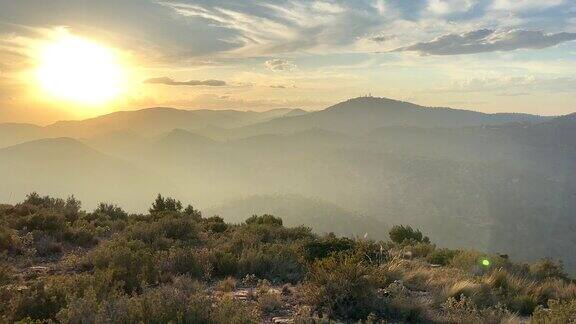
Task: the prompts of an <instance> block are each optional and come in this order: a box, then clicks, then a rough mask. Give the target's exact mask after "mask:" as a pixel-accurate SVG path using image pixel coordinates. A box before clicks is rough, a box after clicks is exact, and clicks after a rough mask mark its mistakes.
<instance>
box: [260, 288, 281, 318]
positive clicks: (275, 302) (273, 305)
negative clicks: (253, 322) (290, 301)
mask: <svg viewBox="0 0 576 324" xmlns="http://www.w3.org/2000/svg"><path fill="white" fill-rule="evenodd" d="M282 306H284V304H283V303H282V298H281V297H280V296H279V295H278V294H276V293H273V292H266V293H263V294H260V296H258V308H259V309H260V311H261V312H262V313H264V314H270V313H273V312H276V311H279V310H280V309H282Z"/></svg>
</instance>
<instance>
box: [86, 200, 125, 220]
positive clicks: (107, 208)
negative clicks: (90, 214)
mask: <svg viewBox="0 0 576 324" xmlns="http://www.w3.org/2000/svg"><path fill="white" fill-rule="evenodd" d="M94 214H102V215H106V216H108V218H110V219H111V220H113V221H115V220H125V219H126V218H128V213H126V212H125V211H124V210H123V209H122V208H120V207H118V206H116V205H111V204H106V203H100V204H99V205H98V207H96V209H95V210H94Z"/></svg>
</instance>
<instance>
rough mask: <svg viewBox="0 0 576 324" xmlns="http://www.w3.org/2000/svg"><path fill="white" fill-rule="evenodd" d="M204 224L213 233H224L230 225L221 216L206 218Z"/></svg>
mask: <svg viewBox="0 0 576 324" xmlns="http://www.w3.org/2000/svg"><path fill="white" fill-rule="evenodd" d="M203 224H204V228H206V229H207V230H209V231H210V232H212V233H224V232H225V231H226V229H228V225H227V224H226V223H224V219H222V217H220V216H213V217H209V218H206V219H205V220H204V221H203Z"/></svg>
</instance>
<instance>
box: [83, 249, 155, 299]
mask: <svg viewBox="0 0 576 324" xmlns="http://www.w3.org/2000/svg"><path fill="white" fill-rule="evenodd" d="M89 260H90V261H91V263H92V264H93V265H94V267H95V268H96V269H100V270H109V271H110V272H111V274H112V277H113V280H114V281H118V282H122V286H123V288H124V290H125V291H126V292H132V291H134V290H140V289H141V284H142V283H147V284H152V283H155V282H156V281H157V279H158V269H157V268H156V264H155V262H154V256H153V253H152V251H151V250H150V248H149V247H148V246H146V245H145V244H144V243H143V242H141V241H135V240H126V239H122V238H119V239H114V240H111V241H109V242H106V243H105V244H103V245H100V246H98V247H97V248H96V249H94V250H93V251H92V252H91V253H90V255H89Z"/></svg>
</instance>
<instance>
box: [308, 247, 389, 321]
mask: <svg viewBox="0 0 576 324" xmlns="http://www.w3.org/2000/svg"><path fill="white" fill-rule="evenodd" d="M371 270H372V269H370V268H368V267H366V266H364V265H363V264H362V263H361V262H358V260H357V259H353V258H350V257H345V256H331V257H328V258H325V259H322V260H318V261H316V262H315V263H314V265H313V266H312V268H311V269H310V272H309V273H308V276H307V281H306V284H305V286H304V288H303V289H304V292H303V298H304V301H305V302H306V303H308V304H309V305H313V306H314V307H315V308H317V309H318V310H319V311H320V312H322V313H324V314H326V315H327V316H329V317H330V318H340V319H354V320H359V319H365V318H366V317H367V316H368V315H369V314H370V313H373V312H378V311H379V310H380V307H379V304H378V298H377V294H376V289H377V285H376V284H375V282H374V279H373V278H372V277H371V276H370V274H371Z"/></svg>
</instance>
